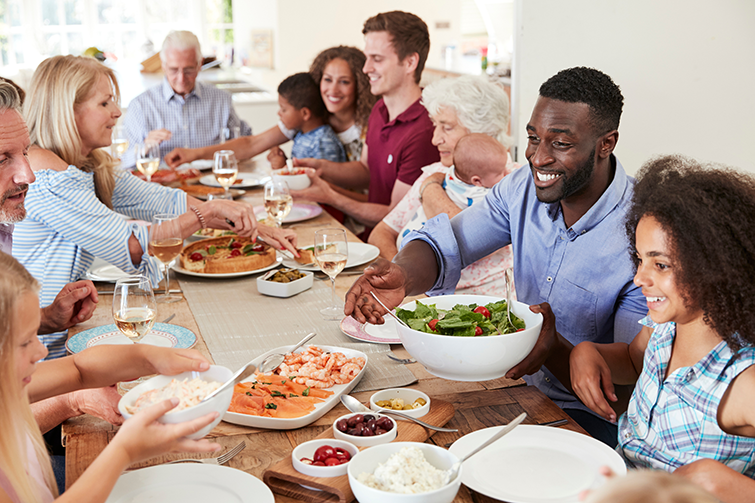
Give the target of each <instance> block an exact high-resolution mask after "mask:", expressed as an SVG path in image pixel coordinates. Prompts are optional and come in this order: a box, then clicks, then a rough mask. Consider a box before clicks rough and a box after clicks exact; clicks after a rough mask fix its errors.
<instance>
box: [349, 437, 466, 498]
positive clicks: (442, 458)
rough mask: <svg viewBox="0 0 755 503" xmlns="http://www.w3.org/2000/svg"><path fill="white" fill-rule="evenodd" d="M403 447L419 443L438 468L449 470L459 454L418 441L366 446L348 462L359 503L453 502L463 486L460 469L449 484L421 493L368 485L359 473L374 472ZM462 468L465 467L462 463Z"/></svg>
mask: <svg viewBox="0 0 755 503" xmlns="http://www.w3.org/2000/svg"><path fill="white" fill-rule="evenodd" d="M403 447H417V448H418V449H420V450H421V451H422V454H424V456H425V459H426V460H427V461H428V462H429V463H430V464H431V465H433V466H434V467H435V468H437V469H439V470H450V469H451V467H452V466H453V464H454V463H456V462H457V461H458V460H459V458H457V457H456V456H455V455H453V454H452V453H450V452H449V451H448V450H446V449H444V448H442V447H438V446H437V445H433V444H423V443H419V442H392V443H390V444H383V445H378V446H375V447H370V448H369V449H364V450H363V451H360V452H359V454H357V455H356V456H354V457H353V458H352V459H351V461H349V462H348V463H347V468H346V471H347V473H348V475H349V485H350V486H351V491H352V492H353V493H354V496H355V497H356V499H357V500H358V501H359V503H384V502H386V501H390V502H391V503H451V502H452V501H453V500H454V498H455V497H456V493H458V492H459V487H460V486H461V469H460V470H459V473H458V474H457V475H456V478H454V479H453V480H451V481H449V483H448V484H446V485H445V486H443V487H441V488H440V489H436V490H434V491H430V492H426V493H418V494H398V493H393V492H385V491H381V490H380V489H375V488H372V487H369V486H367V485H365V484H363V483H362V482H359V480H358V477H359V475H360V474H362V473H370V474H371V473H374V472H375V468H377V466H378V465H379V464H381V463H385V462H386V461H387V460H388V458H390V457H391V455H393V454H394V453H397V452H398V451H400V450H401V449H402V448H403ZM462 469H463V467H462Z"/></svg>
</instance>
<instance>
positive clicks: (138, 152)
mask: <svg viewBox="0 0 755 503" xmlns="http://www.w3.org/2000/svg"><path fill="white" fill-rule="evenodd" d="M134 149H135V155H134V159H136V169H138V170H139V171H141V172H142V174H143V175H144V176H145V177H146V178H147V181H148V182H151V181H152V175H154V174H155V173H156V172H157V169H158V168H159V167H160V146H159V145H158V144H157V143H144V144H142V145H137V146H136V147H134Z"/></svg>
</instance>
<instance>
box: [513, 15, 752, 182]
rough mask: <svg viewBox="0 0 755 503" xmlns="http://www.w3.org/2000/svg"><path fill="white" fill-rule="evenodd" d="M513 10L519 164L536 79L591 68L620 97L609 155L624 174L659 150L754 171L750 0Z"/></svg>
mask: <svg viewBox="0 0 755 503" xmlns="http://www.w3.org/2000/svg"><path fill="white" fill-rule="evenodd" d="M516 13H517V28H516V44H517V46H516V50H515V54H516V56H515V62H514V65H515V66H514V72H515V75H514V84H513V85H514V97H513V99H514V101H515V104H514V106H515V107H516V109H515V114H516V117H515V121H517V123H516V124H512V127H513V129H512V131H515V132H516V133H518V142H517V145H518V147H519V162H523V160H524V156H523V153H524V148H525V147H526V135H525V133H524V127H525V125H526V124H527V121H528V119H529V117H530V113H531V112H532V108H533V106H534V103H535V101H536V99H537V91H538V88H539V87H540V84H542V83H543V82H544V81H545V80H546V79H548V78H549V77H550V76H552V75H554V74H555V73H557V72H558V71H559V70H561V69H564V68H569V67H573V66H591V67H595V68H598V69H600V70H602V71H604V72H605V73H607V74H608V75H610V76H611V77H612V78H613V79H614V81H615V82H616V83H617V84H618V85H619V86H620V87H621V90H622V93H623V94H624V100H625V104H624V113H623V115H622V120H621V126H620V127H619V133H620V138H619V143H618V146H617V148H616V154H617V156H619V158H620V159H621V162H622V164H623V165H624V167H625V168H626V169H627V171H628V172H630V173H634V172H636V171H637V169H638V168H639V167H640V166H641V164H642V163H643V162H644V161H645V160H647V159H648V158H649V157H650V156H652V155H656V154H664V153H683V154H687V155H690V156H693V157H696V158H699V159H705V160H714V161H718V162H723V163H726V164H730V165H733V166H736V167H739V168H742V169H745V170H748V171H751V172H755V141H753V140H754V139H755V119H753V117H752V116H753V114H755V2H753V1H752V0H716V1H711V0H631V1H626V0H568V1H563V0H517V3H516Z"/></svg>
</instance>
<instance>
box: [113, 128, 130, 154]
mask: <svg viewBox="0 0 755 503" xmlns="http://www.w3.org/2000/svg"><path fill="white" fill-rule="evenodd" d="M126 150H128V138H126V135H125V133H124V132H123V126H115V127H114V128H113V142H112V143H111V144H110V152H111V153H112V155H113V157H117V158H118V159H120V158H121V156H123V154H125V153H126Z"/></svg>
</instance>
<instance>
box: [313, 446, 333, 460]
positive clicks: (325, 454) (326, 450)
mask: <svg viewBox="0 0 755 503" xmlns="http://www.w3.org/2000/svg"><path fill="white" fill-rule="evenodd" d="M334 457H336V450H335V449H333V448H332V447H331V446H329V445H323V446H321V447H318V448H317V450H316V451H315V455H314V457H313V458H312V459H314V460H315V461H325V460H327V459H328V458H334Z"/></svg>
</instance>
